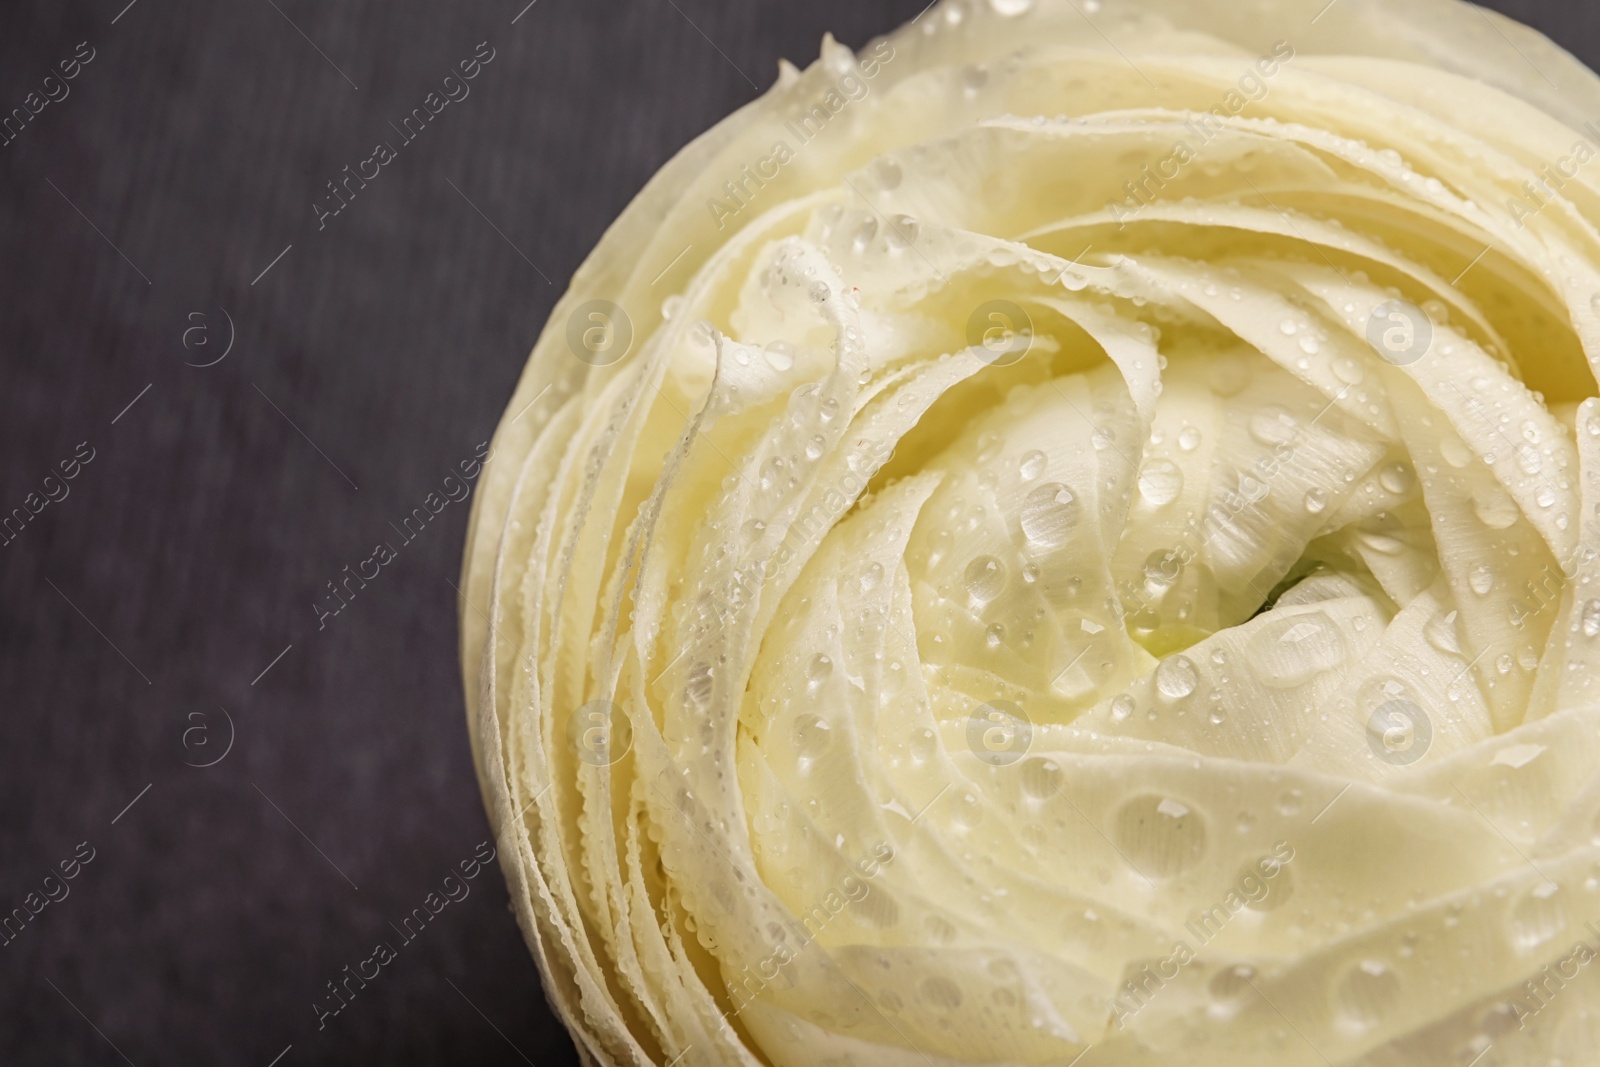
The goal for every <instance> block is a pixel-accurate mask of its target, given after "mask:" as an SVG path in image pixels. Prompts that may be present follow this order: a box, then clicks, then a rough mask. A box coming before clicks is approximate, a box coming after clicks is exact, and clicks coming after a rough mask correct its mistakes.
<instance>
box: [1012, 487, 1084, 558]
mask: <svg viewBox="0 0 1600 1067" xmlns="http://www.w3.org/2000/svg"><path fill="white" fill-rule="evenodd" d="M1079 510H1080V508H1079V505H1078V498H1077V497H1076V496H1074V495H1073V493H1072V490H1070V489H1068V488H1067V487H1066V486H1064V485H1062V484H1061V483H1059V482H1049V483H1047V484H1045V485H1041V486H1039V488H1037V489H1035V490H1034V491H1033V492H1031V493H1029V494H1028V496H1027V498H1026V499H1025V500H1024V501H1023V503H1022V515H1021V523H1022V532H1023V534H1024V535H1025V536H1026V537H1027V538H1028V540H1029V541H1032V542H1033V543H1034V544H1036V545H1040V546H1043V547H1045V548H1055V547H1057V546H1059V545H1063V544H1066V542H1067V538H1068V537H1070V536H1071V535H1072V530H1073V527H1075V526H1076V525H1077V524H1078V516H1079Z"/></svg>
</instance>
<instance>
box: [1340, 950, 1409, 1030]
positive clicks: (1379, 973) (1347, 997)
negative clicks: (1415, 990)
mask: <svg viewBox="0 0 1600 1067" xmlns="http://www.w3.org/2000/svg"><path fill="white" fill-rule="evenodd" d="M1399 994H1400V979H1399V978H1397V977H1395V973H1394V972H1393V971H1391V970H1390V969H1389V967H1388V966H1387V965H1386V964H1383V963H1380V962H1378V961H1377V960H1363V961H1362V962H1361V963H1359V964H1357V965H1356V966H1354V967H1352V968H1350V970H1348V971H1346V972H1345V975H1344V977H1343V978H1341V979H1340V980H1339V985H1338V988H1337V989H1336V990H1335V992H1334V1002H1335V1003H1336V1004H1337V1005H1338V1009H1339V1022H1340V1024H1341V1025H1342V1026H1344V1027H1345V1028H1347V1029H1349V1030H1352V1031H1355V1032H1356V1033H1365V1032H1366V1031H1368V1030H1370V1029H1372V1028H1373V1027H1374V1026H1377V1025H1378V1023H1379V1022H1381V1021H1382V1019H1383V1016H1384V1014H1385V1013H1386V1012H1387V1011H1390V1010H1391V1009H1392V1008H1393V1007H1394V1005H1395V1002H1396V999H1397V998H1398V997H1399Z"/></svg>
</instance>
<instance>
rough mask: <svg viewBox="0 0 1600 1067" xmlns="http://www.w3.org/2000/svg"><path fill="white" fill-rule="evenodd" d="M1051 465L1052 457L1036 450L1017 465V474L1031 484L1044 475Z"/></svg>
mask: <svg viewBox="0 0 1600 1067" xmlns="http://www.w3.org/2000/svg"><path fill="white" fill-rule="evenodd" d="M1049 465H1050V457H1049V456H1047V455H1045V454H1044V453H1043V452H1040V451H1039V450H1038V449H1034V450H1033V451H1032V452H1029V453H1028V454H1027V455H1025V456H1023V457H1022V462H1021V463H1019V464H1018V465H1017V473H1018V474H1019V475H1021V477H1022V480H1023V481H1025V482H1031V481H1033V480H1034V479H1035V478H1037V477H1039V475H1041V474H1043V473H1044V470H1045V468H1046V467H1047V466H1049Z"/></svg>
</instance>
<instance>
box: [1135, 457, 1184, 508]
mask: <svg viewBox="0 0 1600 1067" xmlns="http://www.w3.org/2000/svg"><path fill="white" fill-rule="evenodd" d="M1181 492H1183V471H1181V470H1179V469H1178V465H1177V464H1176V463H1173V462H1172V461H1171V460H1168V459H1153V460H1151V461H1150V462H1149V463H1146V464H1145V465H1144V469H1143V470H1142V471H1140V472H1139V495H1140V496H1142V497H1144V498H1145V500H1146V501H1148V502H1149V503H1150V504H1152V505H1153V506H1155V507H1158V508H1159V507H1164V506H1165V505H1167V504H1170V503H1172V502H1173V501H1174V500H1176V499H1177V498H1178V494H1179V493H1181Z"/></svg>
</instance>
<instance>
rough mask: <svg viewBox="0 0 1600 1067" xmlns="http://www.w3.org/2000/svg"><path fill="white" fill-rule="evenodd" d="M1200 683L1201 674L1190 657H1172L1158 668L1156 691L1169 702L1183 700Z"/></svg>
mask: <svg viewBox="0 0 1600 1067" xmlns="http://www.w3.org/2000/svg"><path fill="white" fill-rule="evenodd" d="M1199 683H1200V675H1199V672H1198V671H1196V670H1195V666H1194V661H1193V660H1191V659H1190V658H1189V657H1188V656H1172V657H1170V658H1168V659H1164V660H1162V661H1161V663H1160V664H1159V665H1158V666H1157V667H1156V691H1157V692H1158V693H1160V694H1161V695H1162V696H1164V697H1166V698H1167V699H1168V700H1182V699H1183V698H1184V697H1186V696H1188V695H1189V694H1191V693H1193V692H1194V691H1195V687H1196V686H1197V685H1199Z"/></svg>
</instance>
